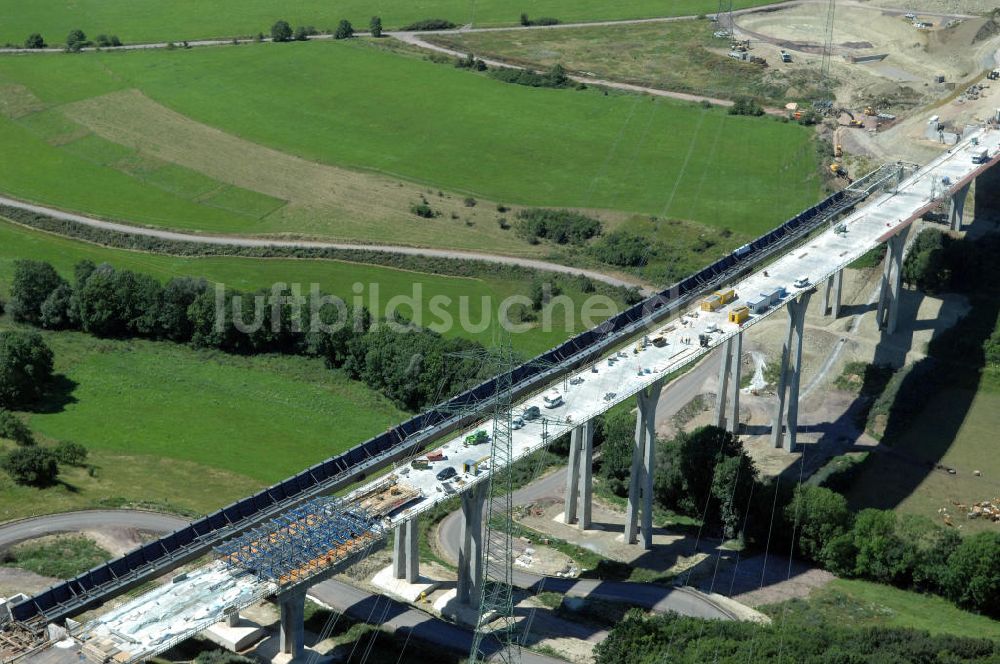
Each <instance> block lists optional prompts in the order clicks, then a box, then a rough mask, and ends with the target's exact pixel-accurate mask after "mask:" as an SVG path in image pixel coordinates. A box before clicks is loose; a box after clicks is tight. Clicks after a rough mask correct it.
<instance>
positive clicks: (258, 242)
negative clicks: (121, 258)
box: [0, 196, 640, 288]
mask: <svg viewBox="0 0 1000 664" xmlns="http://www.w3.org/2000/svg"><path fill="white" fill-rule="evenodd" d="M0 204H2V205H9V206H10V207H15V208H19V209H21V210H28V211H31V212H37V213H38V214H45V215H48V216H50V217H55V218H56V219H62V220H64V221H71V222H73V223H77V224H80V225H83V226H89V227H91V228H99V229H102V230H108V231H115V232H118V233H125V234H128V235H137V236H142V237H151V238H158V239H162V240H173V241H178V242H194V243H197V244H206V245H212V246H227V247H288V248H307V249H337V250H358V251H377V252H382V253H387V254H401V255H406V256H424V257H430V258H448V259H453V260H473V261H481V262H484V263H498V264H500V265H517V266H520V267H525V268H530V269H534V270H541V271H543V272H557V273H560V274H573V275H577V274H582V275H584V276H586V277H590V278H591V279H593V280H595V281H601V282H604V283H606V284H610V285H612V286H624V287H627V288H631V287H634V286H639V285H640V284H639V282H638V280H631V279H626V278H620V277H615V276H611V275H608V274H604V273H603V272H598V271H596V270H586V269H583V268H576V267H567V266H565V265H560V264H558V263H550V262H548V261H543V260H536V259H533V258H518V257H516V256H502V255H498V254H487V253H479V252H474V251H457V250H452V249H427V248H422V247H404V246H396V245H386V244H350V243H346V242H320V241H311V240H268V239H264V238H248V237H235V236H231V235H201V234H194V233H180V232H177V231H168V230H162V229H157V228H145V227H142V226H132V225H130V224H122V223H116V222H113V221H105V220H103V219H95V218H94V217H87V216H84V215H81V214H76V213H73V212H65V211H63V210H58V209H56V208H50V207H46V206H44V205H35V204H33V203H25V202H24V201H19V200H17V199H15V198H8V197H5V196H0Z"/></svg>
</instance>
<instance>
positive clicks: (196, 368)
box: [0, 221, 583, 521]
mask: <svg viewBox="0 0 1000 664" xmlns="http://www.w3.org/2000/svg"><path fill="white" fill-rule="evenodd" d="M18 258H33V259H39V260H47V261H49V262H51V263H53V265H55V266H56V268H57V269H58V270H59V271H60V272H61V273H63V274H64V275H66V276H67V277H70V276H71V275H72V268H73V265H74V264H75V263H76V262H78V261H80V260H83V259H89V260H92V261H95V262H109V263H111V264H113V265H115V266H117V267H120V268H127V269H133V270H138V271H142V272H145V273H148V274H151V275H153V276H155V277H157V278H159V279H161V280H166V279H169V278H170V277H173V276H180V275H191V276H204V277H207V278H208V279H210V280H212V281H214V282H222V283H225V284H227V285H229V286H231V287H233V288H237V289H248V290H249V289H257V288H261V287H266V286H269V285H270V284H272V283H274V282H277V281H283V282H298V283H303V284H309V283H313V282H315V283H318V284H320V286H321V288H322V289H323V290H324V291H327V292H331V293H335V294H339V295H341V296H343V297H345V298H346V297H350V296H351V295H352V292H353V291H352V284H354V283H355V282H360V283H363V284H365V285H366V288H365V291H364V292H363V295H364V297H365V298H366V299H368V298H370V297H371V295H372V292H371V288H370V287H369V285H370V284H377V285H378V290H379V294H380V297H381V301H382V302H383V303H385V302H387V301H388V300H389V298H391V297H393V296H396V295H402V294H408V293H410V289H411V286H412V284H414V283H418V282H419V283H420V284H421V285H422V287H423V296H424V298H425V301H426V300H427V299H429V298H431V297H433V296H447V297H451V298H453V301H454V303H455V304H453V305H452V306H448V307H445V308H446V310H448V311H450V312H451V313H452V314H453V315H454V316H455V319H456V320H459V313H458V306H457V302H458V298H460V297H461V296H467V297H468V298H469V310H470V315H469V318H470V320H471V321H472V322H477V321H479V320H480V319H481V315H482V313H481V312H482V310H483V309H482V307H483V305H482V302H481V299H482V298H483V297H487V298H492V299H493V301H496V300H497V299H499V298H503V297H506V296H507V295H510V294H513V293H525V292H526V291H527V288H528V285H527V284H524V283H519V282H514V281H503V280H499V279H473V278H460V277H442V276H436V275H428V274H421V273H415V272H408V271H404V270H396V269H390V268H381V267H373V266H366V265H356V264H351V263H341V262H337V261H322V260H284V259H249V258H233V257H226V258H224V257H220V258H179V257H172V256H161V255H153V254H144V253H139V252H130V251H122V250H115V249H108V248H104V247H99V246H95V245H90V244H87V243H83V242H77V241H74V240H68V239H65V238H60V237H56V236H52V235H49V234H46V233H40V232H38V231H34V230H30V229H25V228H22V227H20V226H17V225H15V224H12V223H10V222H3V221H0V295H2V296H3V297H4V298H6V296H7V291H8V287H9V284H10V279H11V276H12V274H13V262H14V260H16V259H18ZM571 296H572V297H573V298H574V299H575V300H577V301H580V300H581V299H582V298H583V294H582V293H580V292H575V293H571ZM369 301H370V300H369ZM403 311H404V313H406V310H405V309H404V310H403ZM0 325H10V322H9V320H6V319H0ZM448 334H452V335H463V336H468V337H472V338H478V339H480V340H481V341H484V342H486V343H489V342H490V340H491V336H492V333H491V331H490V330H485V331H482V332H471V333H470V332H466V331H464V330H462V329H452V330H450V331H449V332H448ZM569 334H570V332H567V331H565V330H562V329H558V328H557V329H554V330H552V331H550V332H543V331H541V330H539V329H537V328H536V329H533V330H531V331H529V332H526V333H524V334H515V335H513V341H514V343H515V345H516V347H517V348H518V350H520V351H521V352H523V353H525V354H529V353H536V352H540V351H542V350H545V349H547V348H549V347H551V346H552V345H554V344H555V343H557V342H558V341H560V340H562V339H564V338H565V337H567V336H569ZM45 336H46V338H47V340H48V342H49V344H50V345H51V346H52V348H53V350H54V351H55V356H56V370H57V372H58V373H59V374H61V375H63V376H65V380H64V381H62V385H63V387H62V389H61V390H60V392H59V394H56V395H55V396H54V397H53V398H52V401H51V403H50V404H49V405H48V407H46V408H43V409H41V412H38V413H34V414H31V415H29V423H30V425H31V427H32V429H33V430H35V432H36V433H37V434H39V435H40V436H41V438H42V439H43V441H47V442H54V441H57V440H73V441H76V442H79V443H82V444H84V445H85V446H87V447H88V448H89V449H90V452H91V456H90V458H89V460H88V463H92V464H93V465H94V466H95V467H96V472H95V474H90V473H89V472H87V470H86V469H80V468H66V469H63V473H62V480H63V483H62V484H60V485H58V486H56V487H52V488H49V489H44V490H39V489H34V488H30V487H19V486H16V485H14V484H13V483H12V482H11V481H10V480H8V479H7V478H6V477H0V521H4V520H8V519H13V518H18V517H23V516H28V515H32V514H39V513H47V512H57V511H65V510H69V509H80V508H85V507H100V506H111V507H117V506H121V505H143V506H151V507H154V508H157V509H169V510H174V511H181V512H185V513H191V512H194V513H204V512H207V511H210V510H211V509H214V508H216V507H218V506H219V505H222V504H225V503H226V502H229V501H232V500H235V499H237V498H239V497H241V496H244V495H246V494H248V493H250V492H252V491H253V490H256V489H258V488H260V487H261V486H263V485H265V484H268V483H271V482H274V481H277V480H280V479H282V478H284V477H286V476H287V475H289V474H291V473H293V472H296V471H298V470H301V469H302V468H304V467H306V466H308V465H310V464H312V463H315V462H317V461H319V460H321V459H324V458H326V457H328V456H330V455H332V454H335V453H336V452H338V451H340V450H343V449H346V448H348V447H350V446H352V445H355V444H357V443H359V442H361V441H363V440H365V439H366V438H368V437H369V436H371V435H373V434H375V433H377V432H379V431H383V430H384V429H385V428H387V427H388V426H389V425H391V424H393V423H396V422H399V421H401V420H402V419H405V417H406V414H405V413H403V412H401V411H399V410H398V409H397V408H396V407H394V406H393V405H392V404H391V403H389V402H388V401H387V400H386V399H384V398H383V397H381V396H380V395H378V394H376V393H374V392H372V391H371V390H370V389H368V388H367V387H366V386H364V385H363V384H361V383H357V382H354V381H350V380H348V379H346V378H345V377H343V376H342V375H341V374H340V373H338V372H334V371H330V370H327V369H326V368H325V367H324V366H323V363H322V361H320V360H315V359H309V358H302V357H279V356H260V357H251V358H246V357H238V356H230V355H225V354H221V353H216V352H210V351H199V350H193V349H190V348H188V347H186V346H182V345H176V344H171V343H161V342H150V341H144V340H131V341H128V340H126V341H120V340H102V339H97V338H94V337H91V336H89V335H86V334H83V333H77V332H59V333H51V332H47V333H45ZM9 446H10V445H9V444H8V445H7V447H9ZM192 477H198V478H199V481H198V482H192V481H191V478H192Z"/></svg>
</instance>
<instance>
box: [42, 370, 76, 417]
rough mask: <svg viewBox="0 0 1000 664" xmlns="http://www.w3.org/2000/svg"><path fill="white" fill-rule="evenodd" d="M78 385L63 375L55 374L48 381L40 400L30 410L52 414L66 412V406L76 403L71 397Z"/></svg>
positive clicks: (74, 398) (73, 397)
mask: <svg viewBox="0 0 1000 664" xmlns="http://www.w3.org/2000/svg"><path fill="white" fill-rule="evenodd" d="M78 385H79V384H78V383H77V382H76V381H75V380H73V379H71V378H70V377H69V376H66V375H65V374H56V375H54V376H53V377H52V380H51V381H49V384H48V386H47V388H46V390H45V394H44V395H43V396H42V399H41V400H40V401H39V402H38V403H37V404H36V405H35V407H34V408H32V409H31V411H32V412H35V413H44V414H53V413H61V412H63V411H64V410H66V406H68V405H70V404H74V403H77V398H76V397H75V396H73V392H75V391H76V388H77V387H78Z"/></svg>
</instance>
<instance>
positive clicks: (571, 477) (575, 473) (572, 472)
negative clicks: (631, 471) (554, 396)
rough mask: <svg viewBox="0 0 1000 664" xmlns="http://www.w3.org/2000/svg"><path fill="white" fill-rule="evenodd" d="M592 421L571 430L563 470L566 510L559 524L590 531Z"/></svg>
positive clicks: (592, 463) (592, 462)
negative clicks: (567, 456) (573, 524)
mask: <svg viewBox="0 0 1000 664" xmlns="http://www.w3.org/2000/svg"><path fill="white" fill-rule="evenodd" d="M593 467H594V422H593V420H588V421H586V422H584V423H583V424H581V425H580V426H578V427H576V428H575V429H573V432H572V433H571V434H570V441H569V465H568V467H567V469H566V509H565V511H564V512H563V522H564V523H568V524H572V523H579V524H580V529H581V530H587V529H588V528H590V512H591V507H592V497H591V496H592V493H593Z"/></svg>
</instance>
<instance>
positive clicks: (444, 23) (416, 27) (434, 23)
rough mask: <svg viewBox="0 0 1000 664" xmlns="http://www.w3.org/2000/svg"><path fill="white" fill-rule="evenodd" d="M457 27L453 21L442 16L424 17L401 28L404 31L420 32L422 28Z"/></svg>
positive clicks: (448, 28)
mask: <svg viewBox="0 0 1000 664" xmlns="http://www.w3.org/2000/svg"><path fill="white" fill-rule="evenodd" d="M455 27H457V26H456V25H455V24H454V23H452V22H451V21H449V20H447V19H443V18H425V19H424V20H422V21H416V22H414V23H410V24H409V25H406V26H403V27H402V28H401V30H403V31H405V32H420V31H422V30H451V29H452V28H455Z"/></svg>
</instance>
